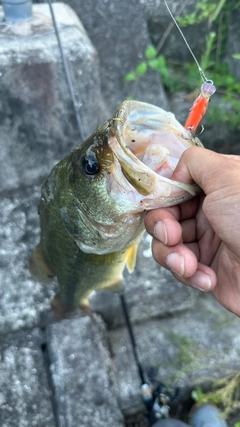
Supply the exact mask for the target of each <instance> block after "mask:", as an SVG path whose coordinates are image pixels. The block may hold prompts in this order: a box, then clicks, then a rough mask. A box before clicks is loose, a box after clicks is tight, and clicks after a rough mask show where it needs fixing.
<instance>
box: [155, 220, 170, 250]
mask: <svg viewBox="0 0 240 427" xmlns="http://www.w3.org/2000/svg"><path fill="white" fill-rule="evenodd" d="M154 235H155V236H156V238H157V239H158V240H161V242H163V243H164V245H167V243H168V238H167V229H166V225H165V224H164V222H163V221H159V222H157V223H156V224H155V227H154Z"/></svg>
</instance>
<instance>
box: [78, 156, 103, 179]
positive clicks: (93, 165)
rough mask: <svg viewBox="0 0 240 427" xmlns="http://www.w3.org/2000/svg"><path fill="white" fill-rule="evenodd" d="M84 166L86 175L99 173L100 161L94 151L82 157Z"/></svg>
mask: <svg viewBox="0 0 240 427" xmlns="http://www.w3.org/2000/svg"><path fill="white" fill-rule="evenodd" d="M82 167H83V170H84V172H85V174H86V175H91V176H93V175H97V174H98V172H99V169H100V168H99V163H98V161H97V158H96V156H95V154H94V153H90V154H87V155H86V156H85V157H84V158H83V159H82Z"/></svg>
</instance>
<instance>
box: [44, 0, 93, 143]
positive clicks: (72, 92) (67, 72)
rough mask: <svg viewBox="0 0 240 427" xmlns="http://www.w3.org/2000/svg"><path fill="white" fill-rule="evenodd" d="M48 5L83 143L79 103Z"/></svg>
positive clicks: (49, 2) (50, 7) (51, 10)
mask: <svg viewBox="0 0 240 427" xmlns="http://www.w3.org/2000/svg"><path fill="white" fill-rule="evenodd" d="M47 2H48V5H49V9H50V12H51V17H52V22H53V26H54V31H55V34H56V38H57V42H58V47H59V50H60V55H61V59H62V66H63V71H64V75H65V79H66V82H67V86H68V90H69V94H70V98H71V101H72V105H73V110H74V114H75V117H76V122H77V127H78V132H79V135H80V139H81V140H82V141H83V140H84V139H85V137H84V128H83V123H82V120H81V117H80V114H79V103H78V102H77V99H76V97H75V93H74V89H73V84H72V79H71V75H70V71H69V68H68V63H67V60H66V57H65V54H64V51H63V47H62V42H61V38H60V34H59V31H58V27H57V22H56V19H55V14H54V11H53V7H52V2H51V0H47Z"/></svg>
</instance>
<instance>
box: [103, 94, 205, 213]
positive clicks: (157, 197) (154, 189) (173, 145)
mask: <svg viewBox="0 0 240 427" xmlns="http://www.w3.org/2000/svg"><path fill="white" fill-rule="evenodd" d="M194 145H198V146H202V144H201V142H200V141H199V140H198V138H196V137H195V136H193V135H192V134H191V132H189V131H188V130H187V129H185V128H184V127H183V126H182V125H181V124H180V123H179V122H178V121H177V120H176V118H175V116H174V115H173V114H172V113H168V112H166V111H164V110H162V109H161V108H158V107H156V106H153V105H150V104H146V103H142V102H138V101H125V102H124V103H123V104H122V105H121V106H120V108H119V110H118V112H117V114H116V117H115V118H113V121H112V134H111V135H110V138H109V146H110V147H111V149H112V151H113V153H114V155H115V158H116V161H115V162H114V165H113V168H114V171H113V170H112V172H113V173H112V177H114V179H113V180H112V182H111V183H110V187H111V190H110V193H111V195H112V197H114V194H118V195H117V197H116V200H117V198H118V200H119V198H121V197H122V198H123V199H124V200H126V199H127V198H129V197H131V199H132V200H131V201H132V205H134V207H135V209H136V210H140V211H141V210H150V209H155V208H158V207H167V206H171V205H175V204H178V203H182V202H183V201H185V200H188V199H190V198H192V197H194V196H195V195H196V194H198V193H199V192H200V191H201V190H200V188H199V187H198V186H197V185H196V184H192V185H190V184H184V183H181V182H177V181H173V180H172V179H171V176H172V174H173V172H174V170H175V168H176V166H177V164H178V161H179V159H180V157H181V155H182V153H183V152H184V151H185V150H187V149H188V148H189V147H191V146H194ZM118 163H119V165H120V167H119V165H118ZM122 175H124V178H125V179H123V176H122ZM120 181H121V188H119V185H117V186H116V182H117V183H119V182H120ZM133 189H135V191H133ZM116 190H117V193H116Z"/></svg>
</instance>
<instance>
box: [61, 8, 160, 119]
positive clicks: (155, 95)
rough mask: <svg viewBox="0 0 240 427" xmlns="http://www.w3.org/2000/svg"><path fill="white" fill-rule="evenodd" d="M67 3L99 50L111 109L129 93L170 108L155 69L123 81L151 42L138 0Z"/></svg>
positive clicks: (102, 79) (139, 99) (129, 95)
mask: <svg viewBox="0 0 240 427" xmlns="http://www.w3.org/2000/svg"><path fill="white" fill-rule="evenodd" d="M68 4H69V5H70V6H71V7H72V8H73V9H74V10H75V12H76V13H77V14H78V16H79V17H80V19H81V22H82V23H83V25H84V28H85V29H86V31H87V33H88V35H89V37H90V39H91V41H92V42H93V44H94V46H95V47H96V49H97V51H98V53H99V58H100V70H101V82H102V91H103V95H104V98H105V100H106V104H107V107H108V110H109V111H110V113H111V114H113V113H114V111H115V110H116V108H117V107H118V106H119V104H120V103H121V102H122V101H124V99H126V98H129V97H132V98H133V99H136V100H138V101H144V102H149V103H151V104H155V105H158V106H159V107H161V108H163V109H167V108H168V102H167V98H166V95H165V92H164V90H163V87H162V85H161V82H160V78H159V75H158V74H157V73H156V72H155V71H153V70H148V72H147V73H146V75H144V76H143V77H141V78H140V79H139V80H138V81H135V82H131V83H125V81H124V78H125V76H126V74H127V73H129V72H130V71H133V70H134V69H135V67H136V66H137V65H138V64H139V62H141V61H142V60H143V59H144V52H145V49H146V48H147V46H148V45H149V44H150V43H151V41H150V38H149V34H148V28H147V23H146V19H145V17H144V14H143V10H142V7H141V4H140V3H139V1H138V0H124V1H123V0H122V1H118V0H107V1H106V0H88V1H87V2H79V1H78V0H68Z"/></svg>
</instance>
